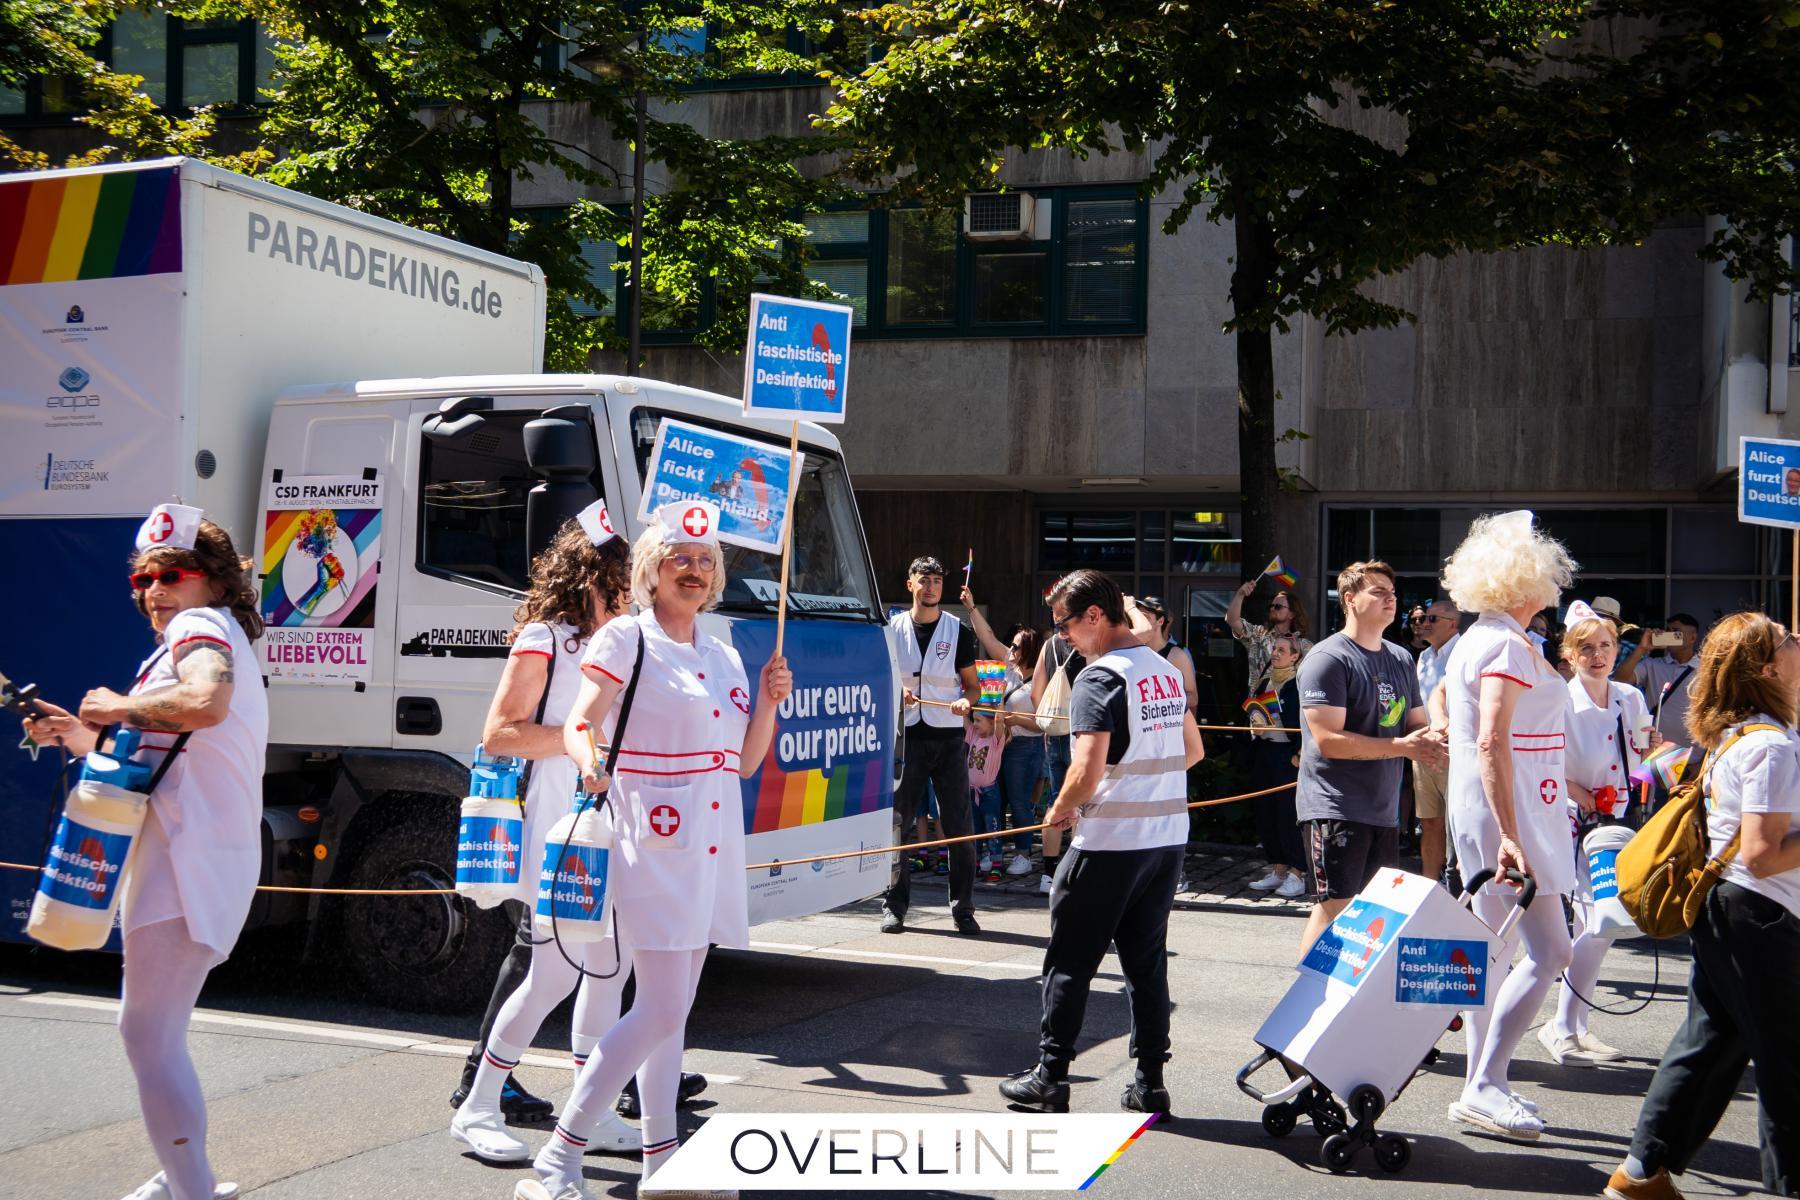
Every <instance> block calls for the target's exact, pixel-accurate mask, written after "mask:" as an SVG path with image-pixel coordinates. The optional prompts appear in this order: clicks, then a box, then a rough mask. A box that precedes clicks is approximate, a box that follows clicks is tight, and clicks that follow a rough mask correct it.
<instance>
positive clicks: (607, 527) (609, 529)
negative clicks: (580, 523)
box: [598, 504, 618, 534]
mask: <svg viewBox="0 0 1800 1200" xmlns="http://www.w3.org/2000/svg"><path fill="white" fill-rule="evenodd" d="M598 523H599V525H600V532H601V533H613V534H616V533H617V532H618V530H616V529H614V528H613V524H612V515H611V514H610V513H608V512H607V511H606V505H604V504H602V505H601V506H600V520H599V522H598Z"/></svg>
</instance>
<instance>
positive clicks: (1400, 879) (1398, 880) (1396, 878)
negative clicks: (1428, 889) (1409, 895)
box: [1390, 875, 1406, 887]
mask: <svg viewBox="0 0 1800 1200" xmlns="http://www.w3.org/2000/svg"><path fill="white" fill-rule="evenodd" d="M1405 882H1406V876H1404V875H1396V876H1394V882H1393V884H1392V885H1390V886H1393V887H1399V886H1400V885H1401V884H1403V883H1405Z"/></svg>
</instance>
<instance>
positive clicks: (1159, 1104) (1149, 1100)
mask: <svg viewBox="0 0 1800 1200" xmlns="http://www.w3.org/2000/svg"><path fill="white" fill-rule="evenodd" d="M1119 1107H1120V1108H1122V1109H1124V1110H1125V1111H1126V1112H1140V1113H1156V1114H1157V1117H1156V1119H1157V1121H1158V1123H1161V1122H1163V1121H1166V1120H1168V1119H1169V1089H1168V1088H1161V1087H1146V1086H1145V1085H1144V1084H1141V1083H1134V1084H1131V1085H1130V1086H1129V1087H1127V1088H1126V1089H1125V1094H1124V1095H1123V1096H1120V1097H1119Z"/></svg>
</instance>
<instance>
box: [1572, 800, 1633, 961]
mask: <svg viewBox="0 0 1800 1200" xmlns="http://www.w3.org/2000/svg"><path fill="white" fill-rule="evenodd" d="M1629 841H1631V830H1629V829H1627V828H1626V827H1625V826H1623V825H1602V826H1600V827H1599V828H1598V829H1596V830H1594V831H1593V832H1592V833H1590V834H1588V835H1587V837H1585V838H1583V839H1582V840H1581V851H1582V853H1583V854H1585V855H1586V856H1587V866H1588V878H1589V880H1591V881H1592V882H1593V885H1594V928H1593V934H1594V936H1595V937H1603V938H1617V937H1636V936H1637V935H1638V932H1639V931H1638V927H1637V924H1636V922H1634V921H1633V920H1632V919H1631V913H1630V911H1629V910H1627V909H1626V907H1625V905H1624V903H1623V902H1622V901H1621V900H1620V899H1619V874H1618V859H1619V851H1621V850H1623V849H1624V848H1625V844H1626V843H1627V842H1629Z"/></svg>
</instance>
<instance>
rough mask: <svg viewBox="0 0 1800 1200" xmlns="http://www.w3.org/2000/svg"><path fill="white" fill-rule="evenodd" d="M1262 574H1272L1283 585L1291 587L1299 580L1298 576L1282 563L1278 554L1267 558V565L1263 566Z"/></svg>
mask: <svg viewBox="0 0 1800 1200" xmlns="http://www.w3.org/2000/svg"><path fill="white" fill-rule="evenodd" d="M1263 574H1264V575H1273V576H1274V577H1275V578H1276V580H1277V581H1278V582H1279V583H1280V584H1281V585H1282V586H1283V587H1293V586H1294V585H1295V584H1297V583H1299V582H1300V577H1299V576H1298V575H1296V574H1294V573H1293V572H1292V571H1290V570H1289V569H1288V568H1287V567H1286V566H1285V565H1283V563H1282V561H1281V555H1279V554H1277V555H1276V556H1275V557H1274V558H1272V559H1270V560H1269V565H1268V566H1266V567H1264V568H1263Z"/></svg>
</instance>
